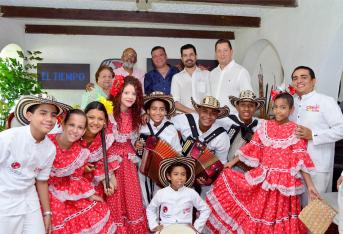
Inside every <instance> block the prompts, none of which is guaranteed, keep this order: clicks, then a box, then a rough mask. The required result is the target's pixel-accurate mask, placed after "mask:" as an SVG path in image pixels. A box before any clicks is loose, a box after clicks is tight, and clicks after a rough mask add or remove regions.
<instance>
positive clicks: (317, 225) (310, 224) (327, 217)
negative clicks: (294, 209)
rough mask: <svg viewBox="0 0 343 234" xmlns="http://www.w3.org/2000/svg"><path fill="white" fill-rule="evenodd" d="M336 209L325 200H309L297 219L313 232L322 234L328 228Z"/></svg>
mask: <svg viewBox="0 0 343 234" xmlns="http://www.w3.org/2000/svg"><path fill="white" fill-rule="evenodd" d="M336 214H337V211H336V210H335V209H333V208H332V207H331V206H329V205H328V204H327V202H326V201H325V200H319V199H316V200H313V201H311V202H310V203H309V204H308V205H307V206H306V207H305V208H304V209H303V210H302V211H301V212H300V215H299V219H300V220H301V221H302V222H303V223H304V224H305V225H306V227H307V228H308V229H309V230H310V231H311V232H312V233H313V234H324V233H325V232H326V230H327V229H328V228H329V226H330V224H331V223H332V220H333V219H334V217H335V216H336Z"/></svg>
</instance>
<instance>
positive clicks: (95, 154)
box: [82, 122, 121, 198]
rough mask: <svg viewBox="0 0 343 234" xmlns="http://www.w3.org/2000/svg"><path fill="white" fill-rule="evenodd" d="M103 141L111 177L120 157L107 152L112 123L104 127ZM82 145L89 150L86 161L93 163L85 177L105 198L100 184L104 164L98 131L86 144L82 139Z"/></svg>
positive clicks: (110, 144) (110, 138)
mask: <svg viewBox="0 0 343 234" xmlns="http://www.w3.org/2000/svg"><path fill="white" fill-rule="evenodd" d="M105 142H106V151H107V158H108V171H109V176H110V177H111V176H112V175H113V174H114V171H115V170H117V169H118V168H119V166H120V162H121V157H117V155H109V154H108V150H109V149H110V148H111V146H112V144H113V142H114V135H113V132H112V124H111V123H110V122H109V123H108V126H107V128H106V129H105ZM82 146H84V147H87V148H88V150H89V151H90V155H89V159H88V162H89V163H91V164H93V166H94V170H93V171H92V172H89V173H86V174H85V177H86V178H87V179H88V180H89V181H90V182H91V183H92V184H93V185H94V186H95V190H96V193H97V195H99V196H102V197H103V198H105V194H104V189H103V188H104V187H103V184H102V181H103V180H104V179H105V166H104V157H103V149H102V141H101V134H100V133H98V134H97V135H96V137H95V138H94V139H93V141H92V142H91V143H90V144H87V142H86V141H82Z"/></svg>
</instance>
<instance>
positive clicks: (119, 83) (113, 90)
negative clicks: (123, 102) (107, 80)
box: [110, 76, 125, 97]
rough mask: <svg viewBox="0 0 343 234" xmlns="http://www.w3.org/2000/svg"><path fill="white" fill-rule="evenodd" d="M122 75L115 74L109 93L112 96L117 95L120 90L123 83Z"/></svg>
mask: <svg viewBox="0 0 343 234" xmlns="http://www.w3.org/2000/svg"><path fill="white" fill-rule="evenodd" d="M124 79H125V78H124V76H115V79H114V81H113V84H112V87H111V91H110V93H111V95H112V96H113V97H115V96H117V94H118V93H119V92H120V90H121V89H122V87H123V85H124Z"/></svg>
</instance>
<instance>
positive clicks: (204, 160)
mask: <svg viewBox="0 0 343 234" xmlns="http://www.w3.org/2000/svg"><path fill="white" fill-rule="evenodd" d="M182 154H183V155H184V156H189V157H192V158H194V159H195V160H196V164H195V177H196V178H198V177H203V178H204V179H205V180H206V182H205V185H211V184H212V183H213V182H214V181H215V179H216V178H217V177H218V175H219V173H220V172H221V171H222V170H223V168H224V166H223V164H222V163H221V161H220V160H219V159H218V158H217V156H216V155H215V154H214V153H213V152H212V151H210V150H209V149H208V148H207V147H206V145H205V144H204V143H202V142H200V141H199V140H195V139H194V138H192V137H188V138H187V140H186V142H185V143H184V144H183V147H182Z"/></svg>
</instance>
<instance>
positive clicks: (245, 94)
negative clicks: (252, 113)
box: [229, 90, 266, 110]
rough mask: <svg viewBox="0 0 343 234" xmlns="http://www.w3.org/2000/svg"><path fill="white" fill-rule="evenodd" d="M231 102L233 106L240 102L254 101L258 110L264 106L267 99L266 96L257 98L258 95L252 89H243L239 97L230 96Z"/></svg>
mask: <svg viewBox="0 0 343 234" xmlns="http://www.w3.org/2000/svg"><path fill="white" fill-rule="evenodd" d="M229 99H230V102H231V104H232V105H233V106H235V107H236V106H237V105H238V102H253V103H255V104H256V110H258V109H260V108H261V107H262V106H264V103H265V101H266V99H265V98H264V97H261V98H256V95H255V93H254V92H253V91H251V90H243V91H242V92H240V94H239V97H235V96H229Z"/></svg>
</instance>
